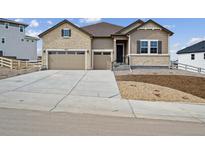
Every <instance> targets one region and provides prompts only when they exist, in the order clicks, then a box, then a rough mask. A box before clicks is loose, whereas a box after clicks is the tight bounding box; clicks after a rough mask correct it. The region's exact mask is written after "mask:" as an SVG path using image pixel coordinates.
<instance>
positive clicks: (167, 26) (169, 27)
mask: <svg viewBox="0 0 205 154" xmlns="http://www.w3.org/2000/svg"><path fill="white" fill-rule="evenodd" d="M164 27H165V28H168V29H172V28H175V27H176V26H175V25H164Z"/></svg>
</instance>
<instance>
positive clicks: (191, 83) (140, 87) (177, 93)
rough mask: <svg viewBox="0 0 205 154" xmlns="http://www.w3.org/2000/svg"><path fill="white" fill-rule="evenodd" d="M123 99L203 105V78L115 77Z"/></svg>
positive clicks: (175, 76)
mask: <svg viewBox="0 0 205 154" xmlns="http://www.w3.org/2000/svg"><path fill="white" fill-rule="evenodd" d="M116 79H117V82H118V86H119V89H120V92H121V95H122V97H123V98H125V99H137V100H149V101H173V102H174V101H177V102H193V103H205V78H204V77H196V76H185V75H136V74H135V75H117V76H116Z"/></svg>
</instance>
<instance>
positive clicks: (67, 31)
mask: <svg viewBox="0 0 205 154" xmlns="http://www.w3.org/2000/svg"><path fill="white" fill-rule="evenodd" d="M61 36H62V37H65V38H68V37H71V30H70V29H62V30H61Z"/></svg>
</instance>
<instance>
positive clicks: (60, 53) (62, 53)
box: [57, 51, 66, 55]
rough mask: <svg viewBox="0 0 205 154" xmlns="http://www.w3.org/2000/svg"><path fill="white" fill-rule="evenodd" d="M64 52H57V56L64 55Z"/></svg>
mask: <svg viewBox="0 0 205 154" xmlns="http://www.w3.org/2000/svg"><path fill="white" fill-rule="evenodd" d="M65 53H66V52H65V51H59V52H57V54H59V55H65Z"/></svg>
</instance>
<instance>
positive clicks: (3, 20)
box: [0, 18, 28, 26]
mask: <svg viewBox="0 0 205 154" xmlns="http://www.w3.org/2000/svg"><path fill="white" fill-rule="evenodd" d="M0 21H2V22H8V23H13V24H18V25H24V26H28V24H26V23H23V22H17V21H15V20H11V19H6V18H0Z"/></svg>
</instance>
